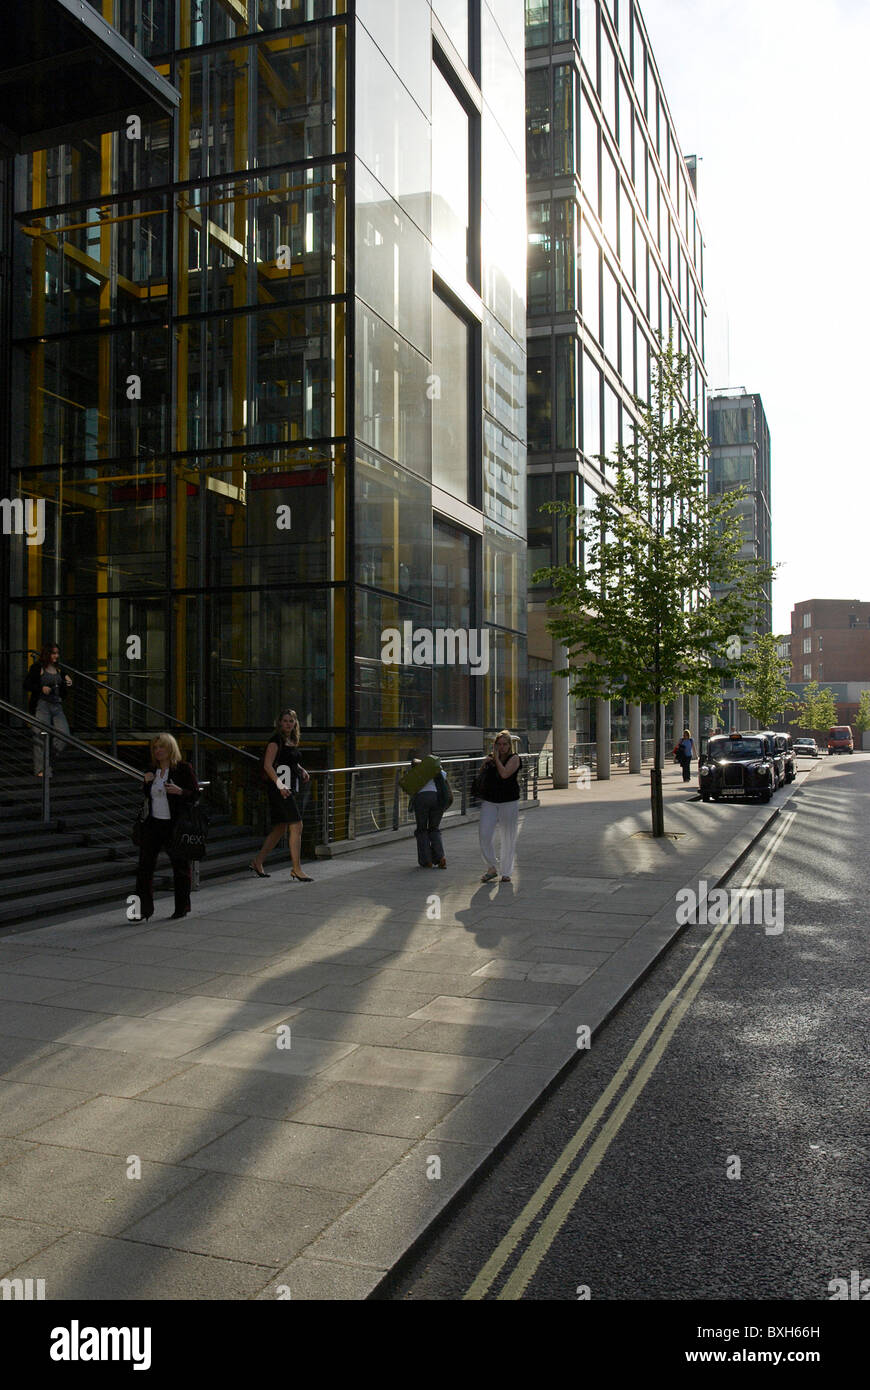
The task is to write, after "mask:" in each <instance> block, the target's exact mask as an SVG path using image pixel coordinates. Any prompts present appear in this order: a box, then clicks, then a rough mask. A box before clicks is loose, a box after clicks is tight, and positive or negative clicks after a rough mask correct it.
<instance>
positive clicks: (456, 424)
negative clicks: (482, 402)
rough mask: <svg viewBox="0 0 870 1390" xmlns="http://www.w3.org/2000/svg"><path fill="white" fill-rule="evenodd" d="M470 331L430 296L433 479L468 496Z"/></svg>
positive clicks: (441, 300) (460, 319) (460, 494)
mask: <svg viewBox="0 0 870 1390" xmlns="http://www.w3.org/2000/svg"><path fill="white" fill-rule="evenodd" d="M469 337H470V330H469V326H468V324H467V322H466V321H465V320H464V319H462V318H460V317H459V315H458V314H457V313H455V312H454V310H453V309H451V308H450V306H449V305H448V304H446V303H445V302H444V300H443V299H441V297H440V296H439V295H434V296H433V299H432V375H433V391H432V481H433V483H435V484H436V486H438V487H442V488H444V489H445V491H447V492H450V493H452V494H453V495H454V496H455V497H460V498H462V500H463V501H468V499H469V476H468V475H469V464H470V451H469V411H468V396H469V391H468V382H469V366H470V351H469Z"/></svg>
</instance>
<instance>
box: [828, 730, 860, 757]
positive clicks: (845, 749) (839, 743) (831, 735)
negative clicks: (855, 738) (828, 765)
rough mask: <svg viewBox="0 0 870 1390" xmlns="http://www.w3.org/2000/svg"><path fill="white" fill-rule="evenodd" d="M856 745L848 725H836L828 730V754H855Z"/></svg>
mask: <svg viewBox="0 0 870 1390" xmlns="http://www.w3.org/2000/svg"><path fill="white" fill-rule="evenodd" d="M854 751H855V744H854V743H853V742H852V730H851V729H850V728H849V725H848V724H834V726H833V728H830V729H829V730H828V754H829V755H830V754H831V753H854Z"/></svg>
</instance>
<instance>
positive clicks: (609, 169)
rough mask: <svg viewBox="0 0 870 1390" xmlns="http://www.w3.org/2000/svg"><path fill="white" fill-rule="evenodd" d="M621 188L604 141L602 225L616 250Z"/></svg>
mask: <svg viewBox="0 0 870 1390" xmlns="http://www.w3.org/2000/svg"><path fill="white" fill-rule="evenodd" d="M618 189H619V176H618V175H617V172H616V165H615V164H614V162H613V160H612V158H611V156H610V151H609V150H608V149H607V146H606V145H604V144H603V143H602V146H601V225H602V226H603V228H604V235H605V236H606V237H607V240H608V241H609V242H610V245H611V246H612V247H613V249H614V251H615V250H616V246H617V235H618V230H617V200H618Z"/></svg>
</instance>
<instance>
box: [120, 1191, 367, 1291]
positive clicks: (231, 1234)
mask: <svg viewBox="0 0 870 1390" xmlns="http://www.w3.org/2000/svg"><path fill="white" fill-rule="evenodd" d="M351 1200H352V1198H351V1197H350V1196H349V1194H347V1193H336V1192H324V1191H319V1190H316V1189H314V1188H311V1187H295V1186H293V1185H292V1184H291V1183H287V1182H263V1181H260V1180H258V1179H257V1178H253V1177H243V1176H239V1175H238V1174H236V1173H203V1175H202V1177H201V1178H200V1180H199V1182H197V1183H195V1184H194V1186H193V1187H188V1188H186V1189H185V1190H184V1191H183V1192H179V1193H178V1195H177V1196H175V1197H172V1198H170V1200H169V1201H168V1202H167V1203H166V1204H165V1205H164V1206H162V1207H160V1209H159V1210H158V1211H154V1212H152V1213H151V1214H150V1216H146V1217H145V1218H144V1219H143V1220H142V1221H137V1222H136V1223H135V1224H134V1225H132V1226H130V1227H128V1228H127V1230H125V1232H124V1235H125V1237H126V1238H127V1239H129V1240H141V1241H145V1242H147V1243H148V1244H150V1245H154V1246H162V1247H165V1248H166V1250H167V1251H170V1250H172V1251H176V1250H185V1251H189V1252H192V1253H194V1254H200V1255H213V1256H216V1257H217V1258H218V1259H221V1260H244V1261H247V1262H249V1263H250V1264H254V1265H259V1266H262V1265H271V1266H274V1267H275V1268H280V1266H281V1265H283V1264H284V1263H286V1261H288V1260H290V1259H292V1258H293V1256H294V1255H296V1254H297V1253H298V1251H299V1250H301V1249H303V1247H304V1246H306V1245H310V1243H311V1241H312V1240H314V1239H315V1238H316V1237H317V1236H318V1235H319V1234H320V1232H321V1231H322V1230H324V1228H325V1227H326V1226H328V1225H330V1223H331V1222H333V1221H334V1220H335V1219H336V1218H337V1217H338V1216H340V1215H341V1213H342V1212H343V1211H344V1210H345V1208H346V1207H347V1206H348V1203H349V1202H350V1201H351Z"/></svg>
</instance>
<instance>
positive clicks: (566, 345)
mask: <svg viewBox="0 0 870 1390" xmlns="http://www.w3.org/2000/svg"><path fill="white" fill-rule="evenodd" d="M576 347H577V339H576V338H575V337H574V334H573V333H559V334H557V335H556V338H555V349H556V381H555V390H554V393H553V394H554V406H555V419H554V421H553V424H554V443H555V447H556V448H557V449H575V448H576V447H577V437H576V431H577V423H576V422H577V369H576V365H575V363H576Z"/></svg>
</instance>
